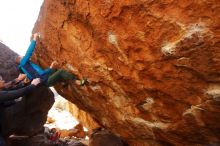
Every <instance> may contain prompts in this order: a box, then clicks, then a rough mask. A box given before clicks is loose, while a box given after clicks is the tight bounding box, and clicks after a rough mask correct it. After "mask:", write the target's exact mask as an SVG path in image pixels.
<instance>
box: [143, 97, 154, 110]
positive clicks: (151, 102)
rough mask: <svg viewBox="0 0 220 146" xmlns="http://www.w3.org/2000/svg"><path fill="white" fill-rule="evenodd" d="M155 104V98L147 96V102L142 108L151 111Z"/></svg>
mask: <svg viewBox="0 0 220 146" xmlns="http://www.w3.org/2000/svg"><path fill="white" fill-rule="evenodd" d="M153 104H154V99H153V98H151V97H148V98H146V100H145V103H144V104H142V108H143V109H144V110H146V111H149V110H150V109H151V108H152V106H153Z"/></svg>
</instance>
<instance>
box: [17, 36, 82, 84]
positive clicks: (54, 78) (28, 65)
mask: <svg viewBox="0 0 220 146" xmlns="http://www.w3.org/2000/svg"><path fill="white" fill-rule="evenodd" d="M38 37H39V34H38V33H35V34H34V35H33V40H32V41H31V44H30V46H29V47H28V50H27V52H26V54H25V56H24V57H21V56H18V57H16V59H15V61H16V63H18V64H19V69H20V70H21V71H22V72H23V73H25V74H26V75H27V77H28V78H29V79H30V80H32V79H33V78H40V79H41V81H42V83H43V84H45V85H47V86H49V87H50V86H53V85H54V84H55V83H57V82H58V81H61V80H65V81H68V80H74V81H75V83H76V84H78V85H81V86H83V85H84V84H85V83H86V80H85V79H82V80H79V79H78V78H77V77H76V76H75V75H73V74H71V73H68V72H67V71H65V70H63V69H55V68H54V66H55V65H56V64H57V62H56V61H54V62H52V63H51V66H50V68H48V69H45V70H43V69H42V68H41V67H39V66H38V65H36V64H34V63H32V62H31V61H30V58H31V56H32V54H33V52H34V49H35V46H36V41H37V38H38Z"/></svg>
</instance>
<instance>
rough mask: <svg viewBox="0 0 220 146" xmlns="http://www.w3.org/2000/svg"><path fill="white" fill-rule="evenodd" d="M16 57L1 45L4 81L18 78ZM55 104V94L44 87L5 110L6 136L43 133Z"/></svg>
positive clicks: (0, 67) (0, 72) (4, 132)
mask: <svg viewBox="0 0 220 146" xmlns="http://www.w3.org/2000/svg"><path fill="white" fill-rule="evenodd" d="M15 55H16V54H15V53H14V52H12V51H11V50H10V49H9V48H8V47H6V46H5V45H3V44H1V43H0V75H2V76H3V79H7V80H12V79H14V78H15V77H17V75H18V72H17V69H16V68H17V66H16V64H15V62H14V58H15ZM53 102H54V99H53V93H52V92H51V91H50V90H48V89H46V88H45V87H42V88H39V89H37V90H36V91H34V92H32V93H30V94H29V95H27V96H26V97H25V98H23V100H22V101H21V102H19V103H17V104H16V105H13V106H11V107H8V108H5V110H4V113H3V116H4V117H3V121H2V122H3V123H2V132H3V134H4V135H5V136H8V135H11V134H18V135H34V134H36V133H38V132H40V131H42V130H43V129H42V128H43V125H44V123H45V122H46V119H47V112H48V110H49V109H50V108H51V106H52V104H53ZM1 112H2V111H1Z"/></svg>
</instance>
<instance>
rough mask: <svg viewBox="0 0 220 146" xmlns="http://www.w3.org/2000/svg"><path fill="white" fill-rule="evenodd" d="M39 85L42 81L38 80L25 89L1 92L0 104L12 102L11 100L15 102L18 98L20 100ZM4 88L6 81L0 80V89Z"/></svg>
mask: <svg viewBox="0 0 220 146" xmlns="http://www.w3.org/2000/svg"><path fill="white" fill-rule="evenodd" d="M39 83H40V79H39V78H37V79H34V80H33V81H32V82H31V84H30V85H29V86H26V87H24V88H21V89H17V90H10V91H4V90H1V91H0V104H2V103H4V102H7V101H10V100H14V99H16V98H19V97H20V96H23V95H25V94H27V93H29V92H30V91H32V90H34V89H35V87H36V86H37V85H38V84H39ZM3 86H4V80H0V89H1V87H3Z"/></svg>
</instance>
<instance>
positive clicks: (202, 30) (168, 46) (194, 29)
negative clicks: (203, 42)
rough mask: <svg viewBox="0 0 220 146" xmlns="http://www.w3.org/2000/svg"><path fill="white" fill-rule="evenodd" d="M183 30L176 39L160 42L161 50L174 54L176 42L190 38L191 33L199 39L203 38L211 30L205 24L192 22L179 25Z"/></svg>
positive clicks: (208, 34) (210, 33)
mask: <svg viewBox="0 0 220 146" xmlns="http://www.w3.org/2000/svg"><path fill="white" fill-rule="evenodd" d="M179 26H180V27H181V29H182V31H183V32H184V33H183V34H182V35H181V36H180V37H179V39H178V40H175V41H172V42H169V41H165V42H164V43H163V44H162V47H161V52H162V53H163V54H164V55H166V56H169V55H175V53H176V51H175V50H176V46H177V44H178V43H180V42H181V41H183V40H185V39H192V37H193V35H196V36H198V37H199V39H203V37H204V36H205V35H206V36H212V32H211V31H210V30H209V29H208V28H207V27H206V26H205V24H204V23H202V22H199V23H193V24H190V25H188V26H185V25H184V24H181V25H179Z"/></svg>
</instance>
